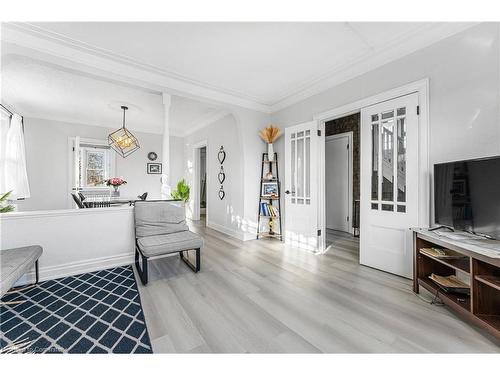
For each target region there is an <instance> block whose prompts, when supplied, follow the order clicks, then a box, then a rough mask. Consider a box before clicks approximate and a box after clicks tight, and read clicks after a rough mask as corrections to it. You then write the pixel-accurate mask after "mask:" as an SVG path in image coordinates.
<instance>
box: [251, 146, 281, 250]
mask: <svg viewBox="0 0 500 375" xmlns="http://www.w3.org/2000/svg"><path fill="white" fill-rule="evenodd" d="M273 166H275V167H276V168H273ZM266 167H267V168H266ZM274 170H275V171H274ZM268 173H270V174H271V175H272V178H271V179H268V178H266V176H265V175H267V174H268ZM266 182H273V183H276V184H277V186H278V190H277V193H278V194H277V195H273V196H263V195H262V185H263V184H264V183H266ZM280 198H281V183H280V179H279V170H278V154H277V153H276V152H275V153H274V159H273V160H272V161H270V160H269V158H268V154H267V152H264V153H263V154H262V166H261V169H260V188H259V207H258V208H259V210H258V211H257V212H258V219H257V239H261V238H276V239H279V240H280V241H282V240H283V235H282V227H281V202H280ZM266 205H267V206H266ZM265 207H267V209H266V208H265ZM269 207H270V208H269ZM270 210H273V212H274V213H273V214H271V211H270ZM261 219H262V220H267V222H266V223H265V224H266V226H267V228H268V230H262V228H261ZM276 222H277V224H278V225H277V226H278V228H276V227H275V226H276Z"/></svg>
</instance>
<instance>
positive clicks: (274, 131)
mask: <svg viewBox="0 0 500 375" xmlns="http://www.w3.org/2000/svg"><path fill="white" fill-rule="evenodd" d="M259 135H260V137H261V138H262V140H263V141H264V142H266V143H274V141H275V140H277V139H278V138H279V137H280V135H281V130H280V128H278V127H277V126H274V125H272V124H271V125H269V126H268V127H265V128H264V129H262V130H260V131H259Z"/></svg>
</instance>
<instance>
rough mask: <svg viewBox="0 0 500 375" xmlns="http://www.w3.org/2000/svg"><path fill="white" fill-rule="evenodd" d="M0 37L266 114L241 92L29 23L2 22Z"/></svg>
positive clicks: (113, 75) (68, 61) (42, 55)
mask: <svg viewBox="0 0 500 375" xmlns="http://www.w3.org/2000/svg"><path fill="white" fill-rule="evenodd" d="M1 37H2V40H3V41H4V42H7V43H9V44H12V45H15V46H19V47H23V48H27V49H29V50H33V51H36V52H38V54H37V56H36V58H37V59H41V60H43V61H45V62H48V63H51V64H56V65H59V66H63V67H65V68H67V69H75V63H76V64H78V65H80V66H79V68H80V69H82V70H83V71H85V72H87V73H90V74H93V75H96V76H98V77H101V78H104V79H116V80H119V81H124V82H127V83H129V84H132V85H138V86H140V87H146V88H149V89H152V90H155V91H158V92H167V93H169V94H174V95H180V96H185V97H191V98H193V99H205V100H209V101H211V102H219V103H224V104H230V105H235V106H239V107H243V108H247V109H252V110H254V111H258V112H264V113H269V111H270V107H269V105H267V104H264V103H260V102H258V101H256V100H255V99H253V98H248V97H246V96H244V95H243V94H236V93H233V92H230V91H228V90H222V89H219V88H214V87H212V86H209V85H206V84H204V83H201V82H196V81H194V80H189V79H187V78H180V77H177V76H176V75H175V73H170V72H167V71H163V70H161V69H158V68H155V67H153V66H150V65H146V64H142V63H140V62H137V61H134V60H132V59H129V58H126V57H123V56H119V55H115V54H112V53H109V52H106V51H103V50H100V49H97V48H95V47H92V46H89V45H85V44H82V43H79V42H76V41H71V40H70V39H68V38H65V39H64V38H63V37H62V36H59V37H56V36H54V34H53V33H49V32H46V31H45V30H43V29H40V28H35V27H33V26H31V25H29V24H20V23H3V24H2V35H1ZM54 58H55V59H54Z"/></svg>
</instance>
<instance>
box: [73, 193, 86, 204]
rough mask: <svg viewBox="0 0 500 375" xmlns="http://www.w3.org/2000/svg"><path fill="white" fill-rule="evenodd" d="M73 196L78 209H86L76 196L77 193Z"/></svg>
mask: <svg viewBox="0 0 500 375" xmlns="http://www.w3.org/2000/svg"><path fill="white" fill-rule="evenodd" d="M71 196H72V197H73V200H74V201H75V203H76V205H77V206H78V208H85V206H84V205H83V203H82V201H81V200H80V198H79V197H78V195H76V194H75V193H71Z"/></svg>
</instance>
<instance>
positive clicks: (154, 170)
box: [147, 163, 161, 174]
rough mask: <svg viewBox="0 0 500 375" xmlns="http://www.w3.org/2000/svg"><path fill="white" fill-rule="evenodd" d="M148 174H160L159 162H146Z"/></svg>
mask: <svg viewBox="0 0 500 375" xmlns="http://www.w3.org/2000/svg"><path fill="white" fill-rule="evenodd" d="M147 170H148V174H161V163H148V167H147Z"/></svg>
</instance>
